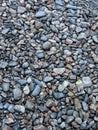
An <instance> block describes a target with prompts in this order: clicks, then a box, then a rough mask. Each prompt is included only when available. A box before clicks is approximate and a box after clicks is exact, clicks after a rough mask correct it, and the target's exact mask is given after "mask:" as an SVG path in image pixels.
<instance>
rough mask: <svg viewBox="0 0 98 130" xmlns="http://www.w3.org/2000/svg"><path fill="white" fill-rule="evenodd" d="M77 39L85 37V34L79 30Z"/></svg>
mask: <svg viewBox="0 0 98 130" xmlns="http://www.w3.org/2000/svg"><path fill="white" fill-rule="evenodd" d="M77 39H78V40H82V39H86V34H85V33H83V32H81V33H80V34H79V35H78V38H77Z"/></svg>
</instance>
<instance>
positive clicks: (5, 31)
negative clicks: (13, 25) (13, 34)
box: [2, 28, 10, 34]
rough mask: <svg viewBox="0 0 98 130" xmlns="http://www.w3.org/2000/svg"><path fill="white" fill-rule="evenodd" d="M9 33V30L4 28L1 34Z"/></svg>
mask: <svg viewBox="0 0 98 130" xmlns="http://www.w3.org/2000/svg"><path fill="white" fill-rule="evenodd" d="M9 31H10V28H4V29H3V30H2V34H7V33H8V32H9Z"/></svg>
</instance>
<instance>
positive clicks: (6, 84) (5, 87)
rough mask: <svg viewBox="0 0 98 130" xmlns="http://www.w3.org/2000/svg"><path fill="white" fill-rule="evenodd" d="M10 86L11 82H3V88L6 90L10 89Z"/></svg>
mask: <svg viewBox="0 0 98 130" xmlns="http://www.w3.org/2000/svg"><path fill="white" fill-rule="evenodd" d="M9 88H10V84H9V83H3V84H2V89H3V91H4V92H7V91H9Z"/></svg>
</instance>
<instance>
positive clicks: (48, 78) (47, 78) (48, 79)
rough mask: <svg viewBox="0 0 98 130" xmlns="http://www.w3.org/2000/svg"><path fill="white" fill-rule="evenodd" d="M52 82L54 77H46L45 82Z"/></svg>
mask: <svg viewBox="0 0 98 130" xmlns="http://www.w3.org/2000/svg"><path fill="white" fill-rule="evenodd" d="M52 80H53V77H51V76H46V77H45V78H44V82H45V83H47V82H50V81H52Z"/></svg>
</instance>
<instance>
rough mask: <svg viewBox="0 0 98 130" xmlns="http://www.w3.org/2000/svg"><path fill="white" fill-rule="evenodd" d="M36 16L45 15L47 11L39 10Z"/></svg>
mask: <svg viewBox="0 0 98 130" xmlns="http://www.w3.org/2000/svg"><path fill="white" fill-rule="evenodd" d="M35 16H36V17H37V18H40V17H44V16H46V13H45V11H38V12H37V13H36V14H35Z"/></svg>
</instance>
